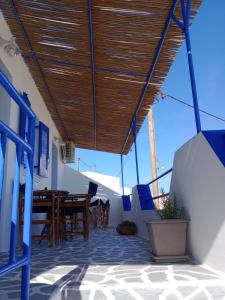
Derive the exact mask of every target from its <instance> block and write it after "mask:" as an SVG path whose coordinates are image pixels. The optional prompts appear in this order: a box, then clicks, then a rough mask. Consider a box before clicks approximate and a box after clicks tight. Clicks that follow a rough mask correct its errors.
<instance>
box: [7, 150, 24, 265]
mask: <svg viewBox="0 0 225 300" xmlns="http://www.w3.org/2000/svg"><path fill="white" fill-rule="evenodd" d="M21 155H22V146H21V145H20V144H19V145H17V146H16V164H15V172H14V185H13V200H12V216H11V234H10V253H9V263H14V262H16V243H17V231H18V228H17V223H18V200H19V187H20V163H21Z"/></svg>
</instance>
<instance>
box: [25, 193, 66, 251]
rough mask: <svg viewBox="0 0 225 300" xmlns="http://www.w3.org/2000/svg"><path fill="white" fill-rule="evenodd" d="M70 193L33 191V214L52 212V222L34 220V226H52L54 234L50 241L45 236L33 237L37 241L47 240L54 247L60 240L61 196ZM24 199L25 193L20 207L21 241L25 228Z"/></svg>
mask: <svg viewBox="0 0 225 300" xmlns="http://www.w3.org/2000/svg"><path fill="white" fill-rule="evenodd" d="M68 193H69V192H67V191H64V190H36V191H33V213H42V212H43V213H46V212H47V211H50V212H51V220H48V219H47V220H32V224H35V225H38V224H39V225H41V224H43V225H51V229H52V232H51V234H50V240H49V239H48V237H45V236H43V235H36V236H33V239H35V240H42V239H47V240H49V243H50V244H51V246H54V245H55V244H56V243H57V242H58V240H59V238H58V233H59V232H58V231H57V228H58V220H59V218H60V217H59V216H60V196H62V195H65V194H68ZM23 199H24V193H23V192H21V193H20V207H19V226H20V229H19V232H20V241H21V237H22V226H23Z"/></svg>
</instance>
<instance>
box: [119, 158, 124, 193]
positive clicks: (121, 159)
mask: <svg viewBox="0 0 225 300" xmlns="http://www.w3.org/2000/svg"><path fill="white" fill-rule="evenodd" d="M120 162H121V177H122V191H123V196H124V179H123V154H120Z"/></svg>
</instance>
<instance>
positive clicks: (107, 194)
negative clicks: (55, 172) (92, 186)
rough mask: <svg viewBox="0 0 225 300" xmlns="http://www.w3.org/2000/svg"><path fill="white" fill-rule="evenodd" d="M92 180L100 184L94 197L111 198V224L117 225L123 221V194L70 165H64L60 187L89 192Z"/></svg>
mask: <svg viewBox="0 0 225 300" xmlns="http://www.w3.org/2000/svg"><path fill="white" fill-rule="evenodd" d="M90 180H91V181H93V182H95V183H97V184H98V190H97V194H96V197H95V198H94V199H102V200H104V201H105V200H107V199H109V200H110V215H109V226H111V227H115V226H116V225H118V223H120V222H121V221H122V200H121V194H119V193H117V192H115V191H113V190H111V189H109V188H108V187H106V186H105V185H103V184H101V183H99V182H98V181H96V180H94V177H93V176H92V178H90V177H87V176H85V175H84V174H82V173H79V172H77V171H75V170H73V169H71V168H70V167H68V166H64V168H63V170H62V172H60V174H59V189H63V190H67V191H69V192H70V193H87V191H88V185H89V181H90Z"/></svg>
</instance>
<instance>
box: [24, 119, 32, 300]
mask: <svg viewBox="0 0 225 300" xmlns="http://www.w3.org/2000/svg"><path fill="white" fill-rule="evenodd" d="M28 142H29V144H30V145H31V148H32V149H34V143H35V118H33V117H29V130H28ZM33 169H34V155H33V153H28V154H27V161H26V188H25V201H24V226H23V256H25V257H27V258H28V263H27V264H26V265H24V266H23V268H22V283H21V299H24V300H29V289H30V263H31V223H32V199H33Z"/></svg>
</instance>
